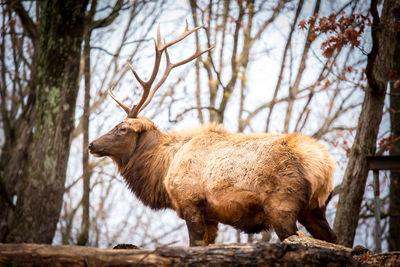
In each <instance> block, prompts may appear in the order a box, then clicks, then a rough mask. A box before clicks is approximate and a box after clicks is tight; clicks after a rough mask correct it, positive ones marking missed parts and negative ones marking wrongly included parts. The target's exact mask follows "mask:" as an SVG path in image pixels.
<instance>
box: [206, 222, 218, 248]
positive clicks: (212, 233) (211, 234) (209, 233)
mask: <svg viewBox="0 0 400 267" xmlns="http://www.w3.org/2000/svg"><path fill="white" fill-rule="evenodd" d="M217 235H218V223H217V222H211V221H206V243H207V244H206V245H208V244H214V243H215V239H216V238H217Z"/></svg>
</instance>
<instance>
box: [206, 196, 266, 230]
mask: <svg viewBox="0 0 400 267" xmlns="http://www.w3.org/2000/svg"><path fill="white" fill-rule="evenodd" d="M206 203H207V204H206V219H208V220H212V221H218V222H221V223H223V224H228V225H231V226H233V227H235V228H237V229H240V230H242V231H244V232H246V233H258V232H260V231H262V230H266V229H267V228H268V227H269V222H268V217H267V215H266V213H265V211H264V207H263V204H262V201H261V199H259V198H258V197H257V196H255V195H254V194H253V193H251V192H249V191H239V192H232V191H226V190H225V191H223V192H221V193H219V194H216V193H214V194H213V196H209V197H207V201H206Z"/></svg>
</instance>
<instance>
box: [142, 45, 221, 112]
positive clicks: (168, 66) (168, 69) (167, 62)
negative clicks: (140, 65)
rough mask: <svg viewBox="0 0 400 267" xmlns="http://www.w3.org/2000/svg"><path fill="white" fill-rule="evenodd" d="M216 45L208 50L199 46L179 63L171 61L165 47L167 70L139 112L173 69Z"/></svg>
mask: <svg viewBox="0 0 400 267" xmlns="http://www.w3.org/2000/svg"><path fill="white" fill-rule="evenodd" d="M214 47H215V46H214V45H213V46H211V47H209V48H207V49H206V50H203V51H201V50H200V49H199V47H197V49H196V52H194V54H193V55H192V56H190V57H188V58H186V59H184V60H181V61H179V62H177V63H171V61H170V58H169V55H168V50H167V49H165V58H166V65H167V66H166V68H165V72H164V75H163V77H162V78H161V79H160V80H159V81H158V83H157V84H156V85H155V86H154V87H153V88H152V89H151V91H150V93H149V96H148V97H147V99H146V102H144V104H143V105H142V107H141V108H140V110H139V112H141V111H142V110H143V109H144V108H145V107H146V106H147V105H148V104H149V103H150V101H151V99H152V98H153V95H154V93H155V92H156V91H157V90H158V88H160V86H161V85H162V84H163V83H164V82H165V80H166V79H167V77H168V75H169V73H170V72H171V70H172V69H173V68H175V67H178V66H180V65H183V64H186V63H188V62H190V61H192V60H193V59H195V58H198V57H199V56H201V55H202V54H204V53H206V52H208V51H210V50H211V49H213V48H214Z"/></svg>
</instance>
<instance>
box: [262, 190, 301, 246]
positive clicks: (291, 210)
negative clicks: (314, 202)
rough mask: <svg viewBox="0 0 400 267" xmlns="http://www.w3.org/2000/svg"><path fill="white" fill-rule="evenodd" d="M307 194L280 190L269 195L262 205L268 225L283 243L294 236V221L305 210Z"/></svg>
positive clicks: (295, 230) (295, 227)
mask: <svg viewBox="0 0 400 267" xmlns="http://www.w3.org/2000/svg"><path fill="white" fill-rule="evenodd" d="M307 200H308V192H306V191H305V192H303V194H301V192H300V191H299V190H298V191H297V192H295V191H294V190H293V189H290V190H280V191H278V192H275V193H273V194H271V195H270V197H269V198H267V201H266V202H265V203H264V212H265V213H266V214H267V216H268V217H269V218H270V224H271V225H272V227H273V228H274V230H275V233H276V234H277V235H278V237H279V239H280V240H281V241H283V240H284V239H285V238H287V237H289V236H291V235H296V232H297V226H296V221H297V218H298V216H299V214H300V212H301V211H302V210H303V209H304V208H305V205H306V202H307Z"/></svg>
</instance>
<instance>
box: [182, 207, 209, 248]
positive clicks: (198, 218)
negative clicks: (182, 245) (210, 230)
mask: <svg viewBox="0 0 400 267" xmlns="http://www.w3.org/2000/svg"><path fill="white" fill-rule="evenodd" d="M185 221H186V226H187V228H188V232H189V241H190V246H191V247H192V246H207V245H208V242H207V240H206V239H207V238H206V224H205V220H204V217H203V216H202V214H201V212H199V211H192V213H191V214H185Z"/></svg>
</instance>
